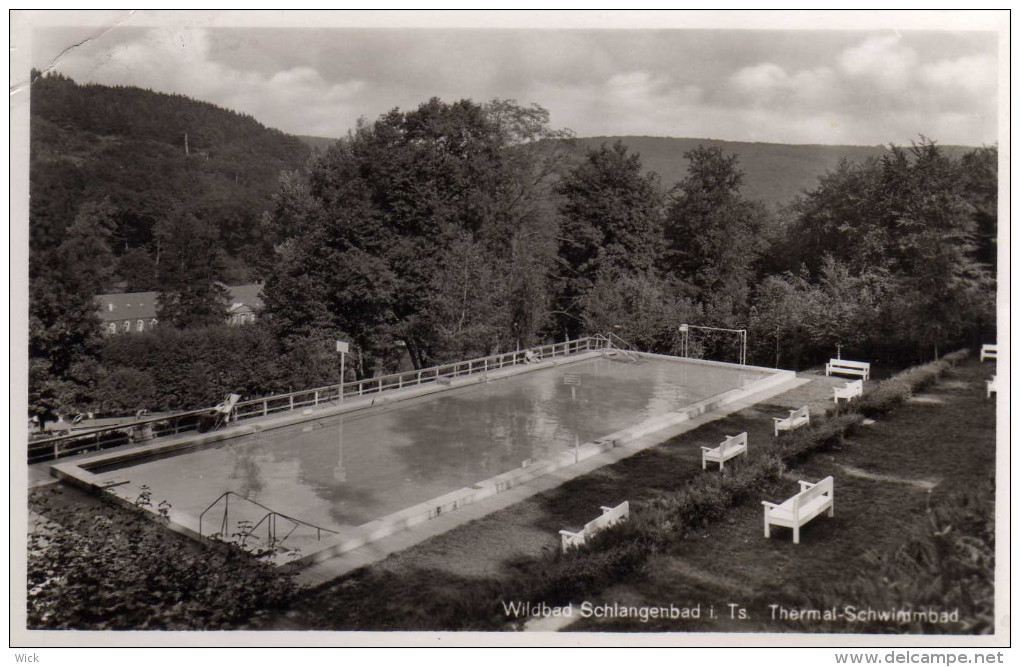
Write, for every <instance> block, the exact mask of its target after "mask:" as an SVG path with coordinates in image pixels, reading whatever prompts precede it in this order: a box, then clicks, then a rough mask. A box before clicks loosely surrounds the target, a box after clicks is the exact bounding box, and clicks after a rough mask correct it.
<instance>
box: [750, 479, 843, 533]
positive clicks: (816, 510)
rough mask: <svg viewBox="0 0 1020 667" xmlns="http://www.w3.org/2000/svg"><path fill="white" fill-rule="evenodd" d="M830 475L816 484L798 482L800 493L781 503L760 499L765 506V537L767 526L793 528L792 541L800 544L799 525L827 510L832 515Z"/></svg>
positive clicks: (767, 531)
mask: <svg viewBox="0 0 1020 667" xmlns="http://www.w3.org/2000/svg"><path fill="white" fill-rule="evenodd" d="M832 496H833V484H832V477H826V478H825V479H823V480H822V481H820V482H818V483H817V484H812V483H811V482H804V481H802V482H800V493H798V494H797V495H795V496H794V497H792V498H790V499H789V500H787V501H786V502H784V503H783V504H781V505H777V504H775V503H770V502H769V501H767V500H763V501H761V504H762V505H764V506H765V537H769V526H770V525H771V526H783V527H785V528H792V529H793V543H794V544H800V527H801V526H803V525H804V524H806V523H807V522H808V521H810V520H811V519H814V518H815V517H816V516H818V515H819V514H821V513H822V512H825V511H826V510H828V513H829V516H832V515H833V512H834V508H833V506H832Z"/></svg>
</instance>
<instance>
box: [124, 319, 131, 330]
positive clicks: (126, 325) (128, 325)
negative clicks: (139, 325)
mask: <svg viewBox="0 0 1020 667" xmlns="http://www.w3.org/2000/svg"><path fill="white" fill-rule="evenodd" d="M129 331H131V320H124V333H127V332H129Z"/></svg>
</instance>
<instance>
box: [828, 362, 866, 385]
mask: <svg viewBox="0 0 1020 667" xmlns="http://www.w3.org/2000/svg"><path fill="white" fill-rule="evenodd" d="M833 373H835V374H837V375H860V376H861V377H862V378H864V379H865V380H867V379H868V378H869V377H871V364H869V363H868V362H866V361H850V360H849V359H829V363H827V364H825V374H826V375H832V374H833Z"/></svg>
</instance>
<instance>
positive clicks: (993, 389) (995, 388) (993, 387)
mask: <svg viewBox="0 0 1020 667" xmlns="http://www.w3.org/2000/svg"><path fill="white" fill-rule="evenodd" d="M985 382H986V383H987V384H988V395H987V396H986V397H985V398H991V397H992V394H998V393H999V384H998V383H997V382H996V381H995V376H994V375H993V376H992V379H991V380H986V381H985Z"/></svg>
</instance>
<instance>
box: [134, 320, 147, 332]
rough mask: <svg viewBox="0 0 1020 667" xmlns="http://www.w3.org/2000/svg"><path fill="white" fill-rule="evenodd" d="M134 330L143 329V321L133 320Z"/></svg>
mask: <svg viewBox="0 0 1020 667" xmlns="http://www.w3.org/2000/svg"><path fill="white" fill-rule="evenodd" d="M135 330H136V331H145V322H143V321H141V320H138V321H137V322H135Z"/></svg>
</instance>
